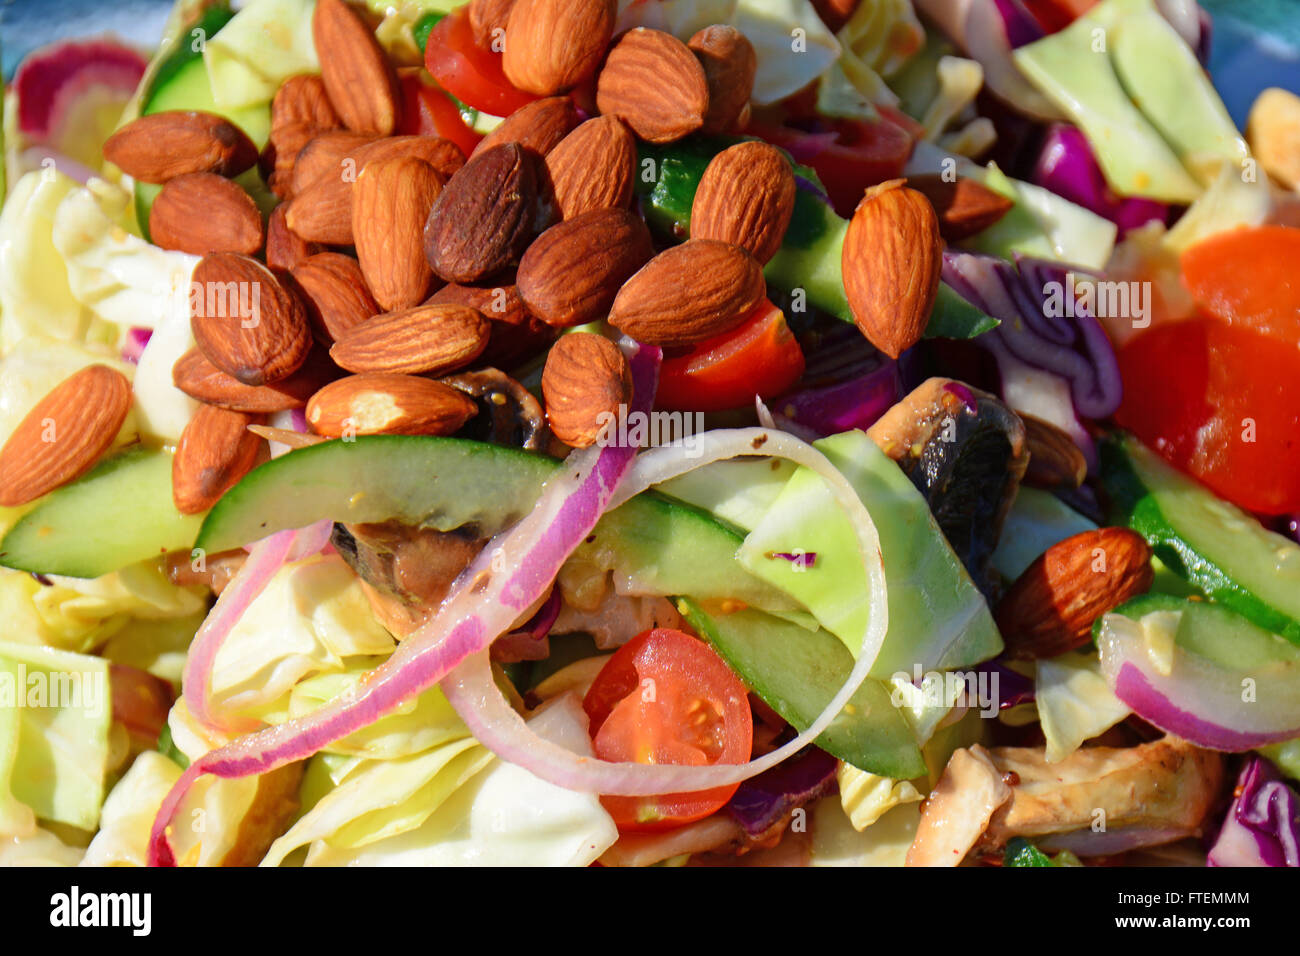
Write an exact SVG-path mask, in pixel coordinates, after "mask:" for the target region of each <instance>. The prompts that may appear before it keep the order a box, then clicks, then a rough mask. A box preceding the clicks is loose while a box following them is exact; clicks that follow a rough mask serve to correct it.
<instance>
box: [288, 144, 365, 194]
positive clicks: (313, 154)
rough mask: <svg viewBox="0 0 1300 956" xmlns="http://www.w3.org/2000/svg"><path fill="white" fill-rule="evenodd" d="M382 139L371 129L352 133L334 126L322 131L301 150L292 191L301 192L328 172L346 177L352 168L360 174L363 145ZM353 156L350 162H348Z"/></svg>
mask: <svg viewBox="0 0 1300 956" xmlns="http://www.w3.org/2000/svg"><path fill="white" fill-rule="evenodd" d="M375 142H378V138H377V137H375V136H371V135H369V134H367V133H352V132H348V131H346V130H331V131H329V132H326V133H318V134H317V135H316V136H314V137H313V138H312V139H311V140H310V141H309V142H308V143H307V145H306V146H304V147H303V148H302V152H300V153H299V154H298V157H297V159H296V161H295V162H294V166H293V182H292V190H291V191H292V192H293V193H300V192H302V191H303V190H304V189H306V188H307V187H308V186H310V185H311V184H312V183H314V182H316V181H317V180H318V179H323V178H325V177H326V176H330V177H333V178H335V179H346V178H347V177H346V176H345V175H344V174H345V173H347V172H349V171H350V172H351V173H352V174H353V175H352V178H353V179H355V178H356V175H355V173H356V153H357V150H359V149H360V148H361V147H362V146H366V145H368V144H370V143H375ZM349 158H351V159H352V163H351V164H350V166H348V167H345V166H344V162H345V161H346V160H347V159H349Z"/></svg>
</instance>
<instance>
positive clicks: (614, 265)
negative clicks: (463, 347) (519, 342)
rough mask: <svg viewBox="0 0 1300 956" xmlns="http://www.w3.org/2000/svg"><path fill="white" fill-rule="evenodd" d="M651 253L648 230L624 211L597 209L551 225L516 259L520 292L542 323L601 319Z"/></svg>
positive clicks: (557, 324) (559, 324)
mask: <svg viewBox="0 0 1300 956" xmlns="http://www.w3.org/2000/svg"><path fill="white" fill-rule="evenodd" d="M653 255H654V244H653V242H652V241H651V239H650V230H649V229H648V228H646V224H645V223H644V222H643V221H642V220H641V217H640V216H636V215H633V214H632V213H631V212H629V211H627V210H626V209H597V210H593V211H592V212H588V213H583V214H582V215H581V216H577V217H576V218H574V219H568V220H566V221H564V222H562V223H560V224H559V225H556V226H552V227H551V228H550V229H547V230H546V231H545V232H544V233H542V234H541V235H540V236H538V237H537V240H536V241H535V242H534V243H533V244H532V245H531V246H529V247H528V251H527V252H525V253H524V257H523V259H521V260H520V262H519V278H518V281H519V294H520V295H521V296H523V299H524V302H525V304H526V305H527V306H528V311H529V312H531V313H532V314H533V315H535V316H537V317H538V318H539V319H541V320H542V321H543V322H545V323H546V324H547V325H551V326H554V327H556V328H571V327H572V326H575V325H582V324H584V323H586V322H594V321H596V320H597V319H603V318H604V317H605V316H606V315H607V314H608V312H609V308H610V306H611V305H613V303H614V297H615V296H616V295H618V290H619V289H620V288H621V287H622V285H623V283H624V282H626V281H627V280H628V278H630V277H631V276H632V275H633V274H634V273H636V271H637V270H638V269H640V268H641V267H642V266H643V265H645V264H646V263H647V262H648V261H650V257H651V256H653Z"/></svg>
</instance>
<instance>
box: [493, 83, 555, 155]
mask: <svg viewBox="0 0 1300 956" xmlns="http://www.w3.org/2000/svg"><path fill="white" fill-rule="evenodd" d="M577 125H578V110H577V108H576V107H575V106H574V105H573V100H571V99H569V98H568V97H567V96H548V97H547V98H546V99H542V100H534V101H533V102H532V103H529V104H528V105H527V106H521V107H519V109H517V110H515V111H514V112H513V113H511V114H510V115H509V116H507V117H506V119H505V121H504V122H503V123H502V124H501V125H500V126H498V127H497V128H496V129H494V130H493V131H492V132H490V133H488V134H487V135H486V136H484V137H483V139H482V140H480V141H479V144H478V145H477V146H475V147H474V152H473V153H471V154H470V155H471V156H477V155H478V154H479V153H483V152H487V151H488V150H489V149H491V148H492V147H493V146H500V145H501V144H502V143H518V144H519V145H520V146H523V147H524V148H525V149H531V150H532V151H533V152H535V153H536V154H537V155H539V156H545V155H546V154H547V153H549V152H550V151H551V150H552V149H554V148H555V147H556V145H557V144H558V143H559V142H560V140H562V139H564V137H565V136H567V135H568V134H569V131H570V130H572V129H573V128H574V127H575V126H577Z"/></svg>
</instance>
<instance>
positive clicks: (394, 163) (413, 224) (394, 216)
mask: <svg viewBox="0 0 1300 956" xmlns="http://www.w3.org/2000/svg"><path fill="white" fill-rule="evenodd" d="M442 184H443V178H442V176H440V175H439V174H438V172H437V170H435V169H434V168H433V167H432V166H430V165H429V164H428V163H426V162H425V161H424V160H422V159H413V158H411V157H409V156H407V157H402V158H400V159H382V160H376V161H374V162H371V163H369V164H367V166H366V168H365V169H364V170H363V171H362V173H361V175H360V176H358V177H357V184H356V188H355V189H353V190H352V236H353V239H354V241H355V243H356V247H357V259H358V260H359V261H360V263H361V272H362V274H363V275H364V276H365V277H366V284H367V285H368V286H369V287H370V290H371V292H372V293H373V294H374V297H375V301H376V302H378V303H379V304H380V306H382V307H383V308H384V309H385V310H386V311H389V312H392V311H396V310H398V309H409V308H411V307H412V306H415V305H419V304H420V303H421V302H422V301H424V298H425V296H427V295H428V294H429V285H430V284H431V283H432V282H433V270H432V269H430V268H429V260H428V259H426V258H425V255H424V239H423V236H424V224H425V222H426V221H427V220H428V218H429V210H430V209H432V208H433V202H434V200H435V199H437V198H438V194H439V193H440V192H442Z"/></svg>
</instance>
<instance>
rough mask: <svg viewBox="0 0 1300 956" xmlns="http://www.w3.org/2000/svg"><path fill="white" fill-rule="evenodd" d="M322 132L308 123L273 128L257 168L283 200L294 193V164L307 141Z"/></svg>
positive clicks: (264, 180)
mask: <svg viewBox="0 0 1300 956" xmlns="http://www.w3.org/2000/svg"><path fill="white" fill-rule="evenodd" d="M319 135H320V131H319V130H317V129H316V128H314V127H311V126H308V125H306V124H305V123H288V124H286V125H284V126H281V127H278V128H273V129H272V130H271V138H270V139H269V140H268V141H267V143H266V148H265V149H263V150H262V156H261V158H260V159H259V160H258V163H257V168H258V170H259V171H260V172H261V174H262V181H263V182H264V183H266V185H267V187H268V188H269V189H270V190H271V192H273V193H274V194H275V195H276V196H278V197H279V198H280V199H289V198H290V197H291V196H292V195H293V170H294V166H295V165H296V164H297V162H298V157H299V156H300V155H301V154H302V151H303V150H304V149H305V148H306V147H307V144H308V143H310V142H311V141H312V140H313V139H315V138H316V137H317V136H319Z"/></svg>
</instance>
